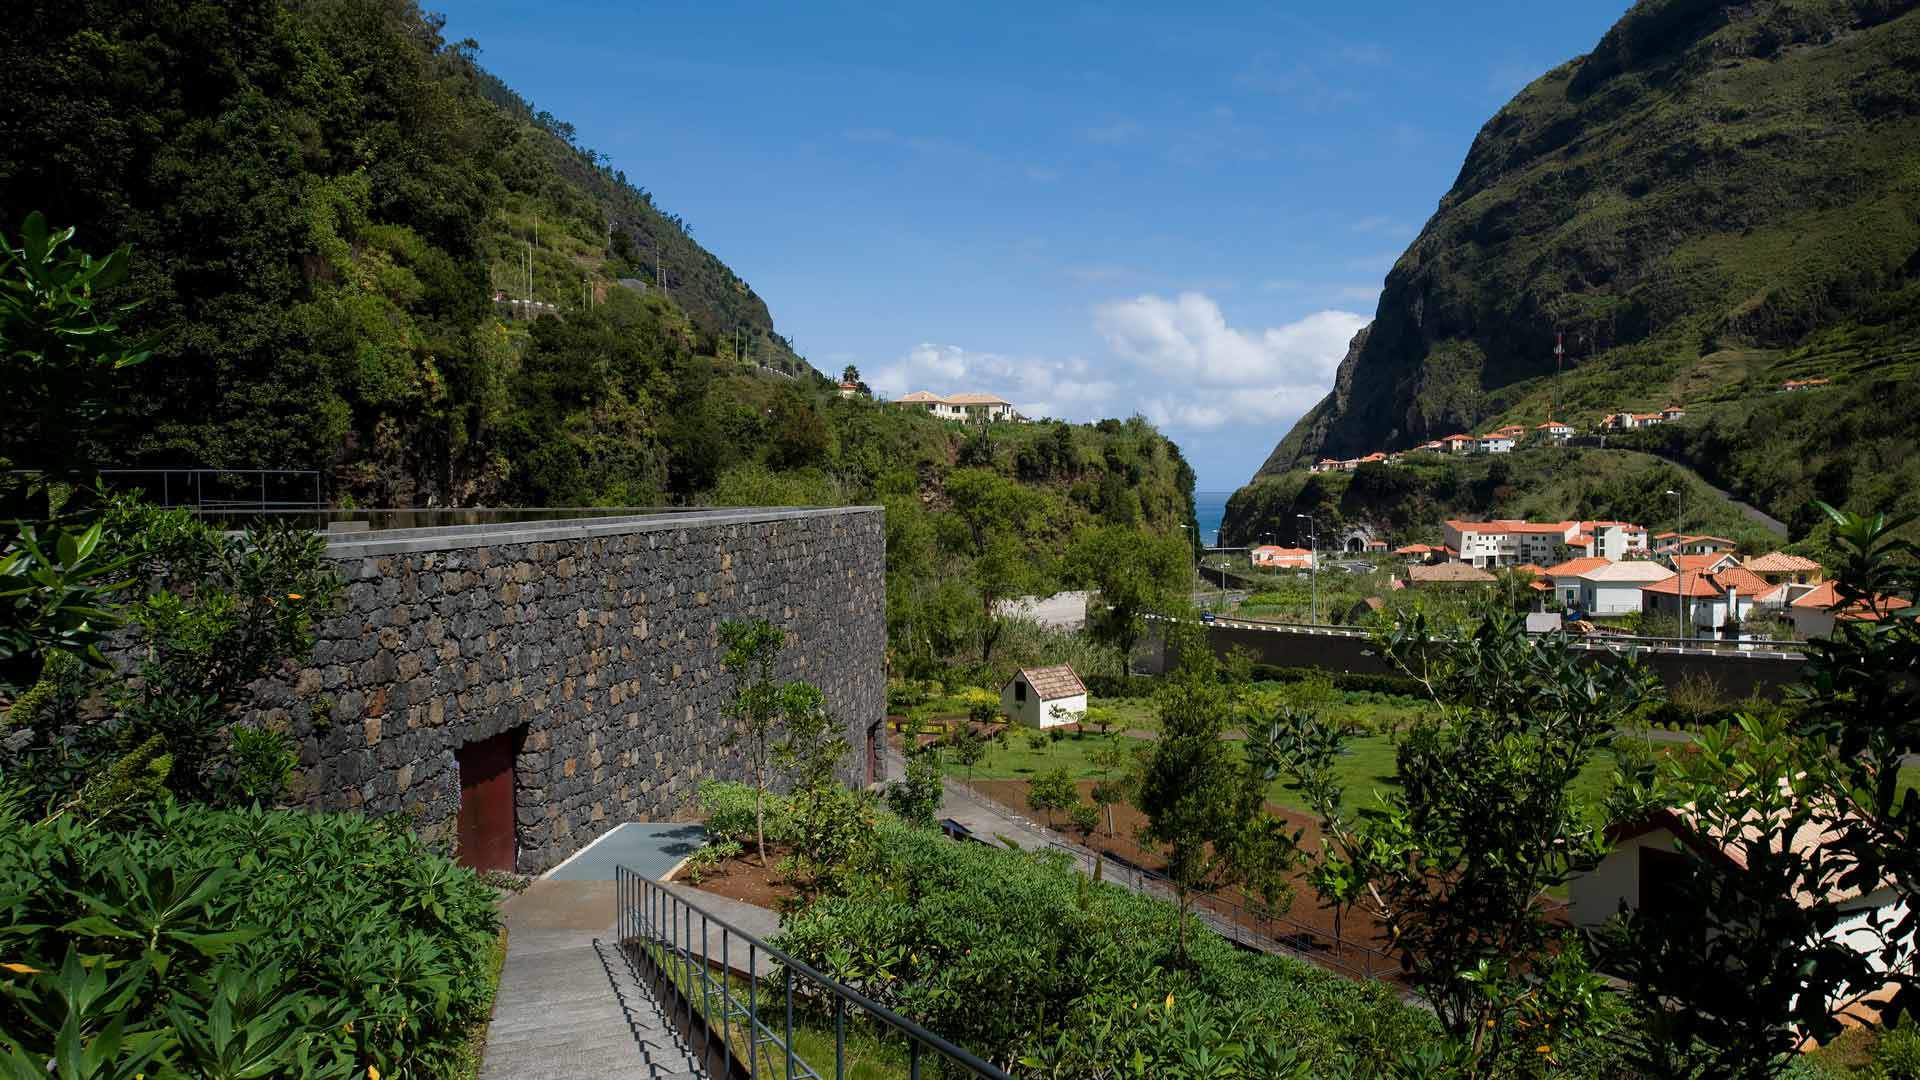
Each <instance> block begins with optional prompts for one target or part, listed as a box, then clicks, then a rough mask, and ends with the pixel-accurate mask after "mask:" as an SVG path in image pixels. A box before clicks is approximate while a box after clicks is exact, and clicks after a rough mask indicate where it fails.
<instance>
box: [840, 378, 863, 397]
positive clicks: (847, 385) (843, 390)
mask: <svg viewBox="0 0 1920 1080" xmlns="http://www.w3.org/2000/svg"><path fill="white" fill-rule="evenodd" d="M838 389H839V392H840V396H841V397H843V398H850V397H859V396H860V384H859V383H855V382H843V383H841V384H840V385H839V388H838Z"/></svg>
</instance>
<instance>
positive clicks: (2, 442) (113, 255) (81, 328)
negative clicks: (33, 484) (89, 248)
mask: <svg viewBox="0 0 1920 1080" xmlns="http://www.w3.org/2000/svg"><path fill="white" fill-rule="evenodd" d="M73 236H74V230H73V229H72V228H65V229H51V228H49V227H48V225H47V219H46V218H45V217H44V216H43V215H42V214H41V213H40V212H39V211H38V210H36V211H33V212H32V213H30V214H28V215H27V216H26V219H25V220H24V221H22V222H21V225H20V241H19V246H17V247H16V246H14V244H13V243H12V242H11V241H7V242H5V243H0V379H4V381H5V383H6V387H7V392H6V393H5V394H0V458H7V459H11V461H12V464H14V465H16V466H22V467H29V468H34V469H38V470H42V471H44V472H46V473H49V474H51V475H53V476H56V477H58V478H60V479H62V480H67V479H72V478H75V477H76V476H78V475H79V474H80V473H82V472H83V471H84V470H85V468H86V467H87V464H88V462H87V459H86V457H85V456H84V455H85V454H86V453H87V450H88V447H89V443H90V441H91V437H93V436H97V434H98V424H99V421H100V420H101V418H103V417H104V416H106V415H107V413H108V411H109V410H108V406H107V404H106V401H105V397H106V395H107V393H108V392H109V384H108V382H107V381H106V378H107V376H110V375H112V374H114V373H116V372H119V371H122V370H124V369H126V368H129V367H132V366H134V365H136V364H139V363H142V362H143V361H145V360H146V359H147V357H148V355H149V354H150V351H151V343H150V342H137V341H135V340H133V339H132V338H130V337H129V336H127V334H126V333H125V332H124V331H123V329H122V326H121V323H122V321H123V320H125V319H126V318H127V317H128V316H129V315H130V314H131V313H132V312H133V310H134V309H135V308H136V307H137V306H138V305H136V304H120V305H109V304H106V303H104V302H102V299H101V297H99V296H97V295H96V292H97V291H105V290H111V289H112V288H113V287H114V286H116V285H118V284H120V283H121V282H123V281H125V280H126V278H127V270H128V266H129V264H130V262H131V254H130V249H128V248H127V247H125V246H122V247H120V248H117V249H115V250H114V251H111V252H109V253H108V254H107V255H106V256H105V257H104V258H100V259H95V258H94V257H93V256H92V255H89V254H87V253H85V252H82V251H77V250H74V249H72V248H69V247H68V246H67V245H68V243H69V242H70V241H71V240H72V239H73Z"/></svg>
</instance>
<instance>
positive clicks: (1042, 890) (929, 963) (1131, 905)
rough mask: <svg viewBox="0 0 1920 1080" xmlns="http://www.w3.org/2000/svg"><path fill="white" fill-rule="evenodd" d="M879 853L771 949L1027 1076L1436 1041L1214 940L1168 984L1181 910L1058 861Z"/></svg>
mask: <svg viewBox="0 0 1920 1080" xmlns="http://www.w3.org/2000/svg"><path fill="white" fill-rule="evenodd" d="M879 846H880V850H879V853H878V857H877V860H876V864H875V865H874V866H872V867H870V868H868V869H866V870H864V871H862V872H860V873H857V874H855V875H853V876H852V877H851V878H850V879H849V880H848V881H847V882H846V888H845V892H844V894H843V895H837V896H828V897H824V898H822V899H820V900H819V901H817V902H815V903H814V904H813V905H811V906H810V907H808V908H807V909H805V910H804V911H801V912H799V913H798V914H795V915H793V916H792V917H791V918H790V919H789V921H788V922H787V924H786V927H785V929H784V930H783V931H782V933H781V936H780V938H779V939H778V941H777V944H779V945H780V946H781V947H782V948H785V949H787V950H789V951H791V952H792V953H793V954H794V955H795V956H796V957H798V958H799V959H801V960H803V961H805V962H807V963H809V964H812V965H814V966H816V967H818V968H820V969H821V970H823V971H826V972H827V973H828V974H831V975H833V976H835V977H836V978H839V979H841V980H843V981H845V982H847V983H849V984H850V985H852V986H853V987H854V988H855V989H857V990H859V991H860V992H862V993H864V994H867V995H869V996H870V997H873V998H875V999H877V1000H879V1001H880V1002H881V1003H882V1004H885V1005H888V1006H890V1007H892V1008H895V1009H897V1010H900V1011H902V1012H904V1013H905V1014H906V1015H908V1016H912V1017H914V1018H915V1019H917V1020H918V1021H920V1022H921V1023H923V1024H925V1025H927V1026H928V1027H929V1028H931V1029H932V1030H934V1031H938V1032H940V1033H941V1034H942V1035H943V1036H945V1037H947V1038H949V1039H951V1040H953V1041H954V1042H956V1043H958V1044H959V1045H961V1046H965V1047H967V1048H968V1049H970V1050H973V1051H974V1052H976V1053H980V1054H983V1055H984V1056H986V1057H988V1058H989V1059H991V1060H993V1061H996V1062H998V1063H1000V1064H1002V1065H1013V1064H1016V1063H1018V1064H1019V1065H1020V1069H1019V1071H1021V1072H1022V1073H1023V1074H1026V1073H1028V1072H1031V1073H1032V1074H1033V1075H1072V1076H1080V1075H1110V1074H1118V1073H1119V1071H1120V1069H1119V1068H1118V1067H1122V1066H1127V1063H1129V1062H1133V1061H1135V1060H1138V1062H1139V1063H1140V1065H1141V1066H1142V1067H1144V1069H1145V1071H1144V1072H1139V1071H1137V1070H1135V1071H1126V1072H1125V1075H1129V1076H1131V1075H1146V1076H1171V1075H1184V1073H1182V1072H1181V1071H1180V1070H1181V1069H1182V1068H1183V1065H1182V1062H1181V1057H1180V1056H1181V1055H1182V1054H1183V1053H1184V1052H1186V1051H1187V1050H1194V1049H1204V1050H1205V1051H1206V1052H1208V1053H1211V1054H1213V1055H1216V1056H1224V1057H1226V1058H1227V1059H1230V1060H1231V1059H1242V1060H1245V1061H1247V1062H1248V1063H1249V1067H1248V1069H1247V1070H1246V1071H1239V1072H1231V1073H1223V1074H1221V1075H1257V1076H1269V1075H1271V1076H1286V1075H1290V1073H1289V1072H1288V1071H1287V1068H1291V1066H1288V1067H1287V1068H1282V1067H1281V1060H1280V1055H1282V1054H1283V1053H1284V1051H1283V1050H1282V1049H1281V1048H1285V1049H1286V1050H1290V1051H1292V1052H1293V1053H1295V1054H1296V1055H1297V1056H1298V1058H1299V1060H1300V1061H1302V1062H1311V1063H1315V1064H1317V1065H1322V1066H1325V1065H1330V1064H1331V1063H1332V1061H1333V1060H1334V1059H1335V1058H1336V1057H1337V1056H1338V1055H1339V1054H1340V1053H1342V1052H1348V1053H1352V1054H1354V1055H1355V1056H1356V1057H1357V1058H1359V1059H1360V1060H1362V1061H1378V1060H1381V1059H1382V1057H1383V1056H1392V1055H1397V1052H1398V1049H1399V1048H1401V1047H1405V1046H1411V1045H1414V1044H1416V1043H1418V1042H1421V1041H1424V1040H1427V1039H1430V1038H1433V1037H1434V1036H1435V1032H1436V1029H1435V1028H1434V1027H1433V1024H1432V1019H1431V1017H1429V1016H1427V1015H1425V1014H1423V1013H1421V1012H1419V1011H1417V1010H1414V1009H1411V1008H1408V1007H1406V1006H1404V1005H1402V1004H1401V1003H1400V1002H1399V1000H1398V999H1397V998H1396V996H1395V995H1394V993H1393V992H1392V991H1391V990H1390V989H1389V988H1387V987H1385V986H1383V985H1380V984H1376V983H1365V984H1357V983H1353V982H1350V981H1348V980H1346V979H1343V978H1340V977H1339V976H1337V975H1334V974H1332V973H1331V972H1327V971H1323V970H1321V969H1319V968H1315V967H1312V966H1310V965H1308V964H1304V963H1301V962H1298V961H1294V960H1290V959H1285V958H1281V957H1274V956H1262V955H1258V954H1254V953H1248V952H1243V951H1240V950H1239V949H1236V948H1235V947H1234V946H1232V945H1230V944H1229V943H1228V942H1227V941H1226V940H1225V939H1223V938H1220V937H1218V936H1216V935H1213V934H1198V935H1195V940H1194V941H1192V942H1190V943H1189V952H1190V956H1191V960H1190V965H1189V966H1188V967H1187V968H1185V969H1181V970H1176V969H1174V968H1173V967H1172V966H1171V964H1170V962H1169V961H1170V958H1169V956H1168V955H1167V950H1168V945H1169V943H1170V942H1171V941H1172V940H1173V918H1174V916H1173V909H1172V907H1171V906H1170V905H1168V904H1166V903H1164V902H1162V901H1159V900H1154V899H1150V898H1147V897H1143V896H1139V895H1136V894H1134V893H1131V892H1127V891H1125V890H1123V889H1120V888H1118V887H1116V886H1111V885H1105V884H1097V883H1094V882H1092V881H1090V880H1088V879H1087V878H1086V877H1085V876H1083V875H1081V874H1078V873H1076V872H1075V871H1074V870H1073V869H1071V868H1070V867H1069V866H1068V865H1067V863H1066V861H1065V859H1064V857H1063V856H1049V855H1041V854H1030V853H1026V852H1021V851H1012V850H1003V849H997V848H990V847H987V846H984V845H977V844H958V843H955V842H953V841H950V840H946V839H944V838H943V837H941V836H940V835H939V834H937V833H929V832H925V831H922V830H915V829H908V828H905V827H902V826H900V825H897V824H893V823H884V824H882V825H881V827H880V845H879ZM983 1002H991V1003H992V1006H993V1007H992V1008H982V1007H981V1003H983ZM1182 1031H1185V1032H1188V1033H1190V1034H1191V1035H1192V1038H1186V1037H1176V1033H1178V1032H1182ZM1136 1052H1137V1053H1138V1054H1140V1055H1141V1057H1140V1058H1139V1059H1135V1058H1134V1055H1135V1054H1136ZM1254 1062H1261V1063H1262V1064H1260V1065H1258V1066H1257V1067H1255V1066H1253V1064H1252V1063H1254Z"/></svg>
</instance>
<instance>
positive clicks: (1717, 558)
mask: <svg viewBox="0 0 1920 1080" xmlns="http://www.w3.org/2000/svg"><path fill="white" fill-rule="evenodd" d="M1671 558H1672V559H1673V568H1674V569H1675V570H1678V571H1679V572H1681V573H1683V574H1710V573H1712V572H1713V568H1714V567H1716V566H1718V565H1720V564H1721V563H1723V562H1725V561H1726V560H1727V558H1728V556H1726V555H1674V556H1671Z"/></svg>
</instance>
